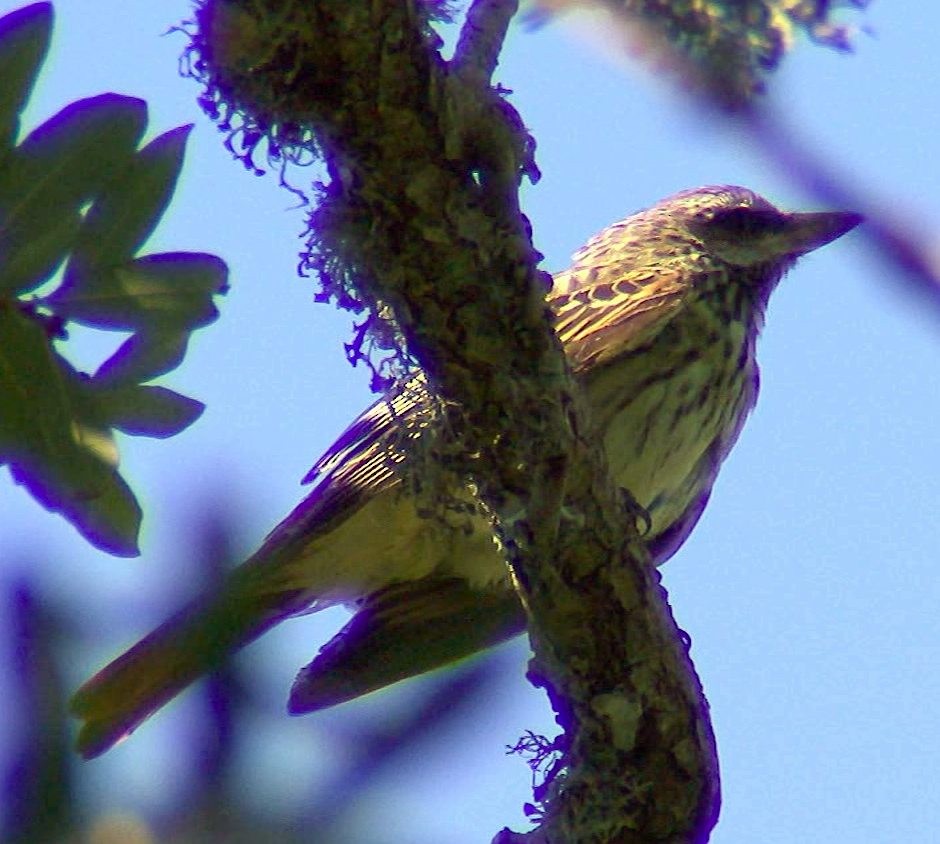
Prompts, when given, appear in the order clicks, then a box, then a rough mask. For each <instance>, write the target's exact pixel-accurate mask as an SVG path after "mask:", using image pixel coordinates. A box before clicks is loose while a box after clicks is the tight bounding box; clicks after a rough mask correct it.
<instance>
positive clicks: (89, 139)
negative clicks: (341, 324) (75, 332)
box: [0, 3, 227, 554]
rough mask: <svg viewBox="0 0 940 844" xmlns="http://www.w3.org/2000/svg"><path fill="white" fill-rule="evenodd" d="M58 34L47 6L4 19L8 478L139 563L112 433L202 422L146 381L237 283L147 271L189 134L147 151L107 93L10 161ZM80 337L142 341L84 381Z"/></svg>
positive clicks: (1, 233)
mask: <svg viewBox="0 0 940 844" xmlns="http://www.w3.org/2000/svg"><path fill="white" fill-rule="evenodd" d="M51 33H52V6H51V5H50V4H49V3H36V4H33V5H31V6H28V7H25V8H23V9H19V10H18V11H15V12H13V13H11V14H9V15H7V16H6V17H4V18H2V19H0V79H2V80H3V85H2V87H0V340H2V342H0V464H2V463H7V464H9V466H10V470H11V472H12V474H13V477H14V479H15V480H16V481H17V482H18V483H21V484H23V485H24V486H26V487H27V488H28V489H29V490H30V492H31V493H32V494H33V495H34V496H35V497H36V498H37V499H38V500H39V501H40V502H41V503H42V504H44V505H45V506H46V507H48V508H49V509H51V510H55V511H59V512H61V513H62V514H63V515H65V516H66V518H68V519H70V520H71V521H72V522H73V524H74V525H75V526H76V527H77V528H78V529H79V530H80V531H81V532H82V534H83V535H84V536H85V537H86V538H87V539H89V540H90V541H91V542H93V543H94V544H95V545H97V546H98V547H99V548H102V549H104V550H106V551H109V552H111V553H115V554H134V553H136V552H137V534H138V530H139V527H140V518H141V513H140V507H139V505H138V503H137V500H136V498H135V497H134V494H133V492H131V490H130V488H129V487H128V485H127V483H126V482H125V481H124V479H123V478H122V477H121V475H120V474H119V473H118V471H117V462H118V461H117V449H116V446H115V443H114V437H113V432H112V429H117V430H120V431H123V432H124V433H127V434H134V435H145V436H151V437H168V436H171V435H173V434H175V433H178V432H179V431H181V430H182V429H184V428H186V427H187V426H188V425H190V424H191V423H192V422H193V421H195V419H196V418H197V417H198V416H199V414H200V413H201V412H202V410H203V406H202V405H201V404H200V403H199V402H197V401H194V400H193V399H190V398H187V397H185V396H182V395H179V394H178V393H175V392H173V391H171V390H168V389H166V388H164V387H159V386H154V385H148V384H147V383H146V382H148V381H151V380H152V379H154V378H156V377H157V376H159V375H162V374H164V373H166V372H168V371H169V370H171V369H173V368H174V367H176V366H177V365H178V364H179V363H180V361H181V360H182V357H183V355H184V353H185V350H186V345H187V343H188V341H189V336H190V334H191V333H192V331H193V330H195V329H196V328H199V327H200V326H203V325H206V324H207V323H209V322H211V321H212V320H214V319H215V318H216V316H217V315H218V314H217V311H216V309H215V307H214V305H213V303H212V297H213V295H214V294H217V293H222V292H224V290H225V285H226V276H227V270H226V267H225V265H224V263H223V262H222V261H221V260H219V259H218V258H216V257H214V256H212V255H206V254H201V253H183V252H179V253H165V254H160V255H148V256H144V257H135V254H136V252H137V251H138V249H139V248H140V247H141V246H142V244H143V243H144V242H145V241H146V240H147V238H148V237H149V236H150V234H151V233H152V232H153V230H154V228H155V227H156V225H157V223H158V222H159V220H160V218H161V216H162V215H163V212H164V210H165V209H166V206H167V204H168V203H169V201H170V198H171V196H172V195H173V190H174V187H175V185H176V180H177V177H178V176H179V172H180V168H181V166H182V161H183V151H184V147H185V143H186V138H187V135H188V134H189V130H190V129H191V127H190V126H182V127H179V128H177V129H173V130H171V131H169V132H167V133H165V134H163V135H161V136H159V137H157V138H155V139H154V140H153V141H151V142H150V143H148V144H147V145H146V146H145V147H143V148H142V149H139V150H138V149H137V145H138V143H139V142H140V139H141V137H142V135H143V133H144V130H145V128H146V122H147V114H146V104H145V103H144V102H143V101H141V100H138V99H135V98H132V97H125V96H119V95H117V94H103V95H101V96H97V97H91V98H88V99H84V100H80V101H78V102H74V103H72V104H70V105H68V106H67V107H65V108H64V109H62V110H61V111H60V112H59V113H58V114H56V115H54V116H53V117H52V118H50V119H49V120H47V121H46V122H45V123H43V124H42V125H41V126H39V127H38V128H36V129H34V130H33V131H32V132H30V133H29V134H28V135H27V136H26V138H25V139H24V140H23V141H22V142H21V143H20V144H19V145H18V146H14V143H15V141H16V138H17V135H18V132H19V116H20V113H21V111H22V110H23V108H24V106H25V104H26V101H27V99H28V97H29V94H30V92H31V90H32V88H33V85H34V84H35V81H36V78H37V76H38V74H39V71H40V68H41V66H42V63H43V59H44V58H45V55H46V53H47V51H48V47H49V41H50V37H51ZM63 267H64V272H63V273H62V275H61V280H60V281H59V283H58V284H57V285H54V283H53V282H54V280H55V279H56V278H59V277H58V276H56V273H57V271H58V270H60V269H62V268H63ZM50 286H52V287H53V289H52V290H51V291H48V290H47V289H46V288H48V287H50ZM70 322H74V323H77V324H80V325H85V326H91V327H94V328H99V329H105V330H120V331H127V332H131V336H130V337H129V338H128V339H127V340H126V341H125V342H124V343H123V344H122V345H121V346H120V348H119V349H118V350H117V351H116V352H115V353H114V354H113V355H112V356H111V357H109V358H108V359H107V360H106V361H105V362H104V363H103V364H102V365H101V366H100V367H99V369H98V370H97V372H95V374H94V375H88V374H86V373H83V372H79V371H77V370H76V369H75V368H74V367H73V366H72V365H71V364H70V363H69V361H68V360H67V359H66V357H65V356H64V355H63V354H62V353H61V352H60V349H61V348H62V343H63V341H64V340H65V339H67V336H68V325H69V323H70Z"/></svg>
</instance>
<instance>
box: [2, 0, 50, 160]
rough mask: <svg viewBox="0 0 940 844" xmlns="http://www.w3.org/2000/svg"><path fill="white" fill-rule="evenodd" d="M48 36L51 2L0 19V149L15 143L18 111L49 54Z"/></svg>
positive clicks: (37, 4)
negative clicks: (1, 81) (0, 82)
mask: <svg viewBox="0 0 940 844" xmlns="http://www.w3.org/2000/svg"><path fill="white" fill-rule="evenodd" d="M51 37H52V4H51V3H33V5H31V6H26V7H24V8H22V9H17V10H16V11H15V12H10V14H8V15H6V16H4V17H3V18H0V79H2V80H3V84H2V85H0V147H6V148H9V147H12V146H13V143H14V141H15V140H16V135H17V132H18V131H19V114H20V111H22V109H23V105H24V104H25V103H26V100H27V98H28V97H29V92H30V91H31V90H32V89H33V85H34V84H35V82H36V77H37V76H38V74H39V68H40V67H41V65H42V62H43V60H44V59H45V57H46V53H47V52H48V51H49V40H50V38H51ZM0 157H2V155H0Z"/></svg>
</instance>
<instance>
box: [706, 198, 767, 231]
mask: <svg viewBox="0 0 940 844" xmlns="http://www.w3.org/2000/svg"><path fill="white" fill-rule="evenodd" d="M784 222H785V217H784V215H783V214H781V213H780V212H779V211H776V210H774V209H772V208H752V207H750V206H746V205H745V206H739V207H738V208H728V209H725V210H722V211H718V212H716V214H715V216H714V217H712V219H711V222H710V223H709V227H710V228H718V229H720V230H722V231H723V232H727V233H728V234H755V233H757V232H762V231H772V230H773V229H778V228H781V227H782V226H783V224H784Z"/></svg>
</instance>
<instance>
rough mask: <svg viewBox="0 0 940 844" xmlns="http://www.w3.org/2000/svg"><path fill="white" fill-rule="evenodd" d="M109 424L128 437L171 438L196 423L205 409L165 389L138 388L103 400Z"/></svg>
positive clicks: (107, 394)
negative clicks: (130, 435)
mask: <svg viewBox="0 0 940 844" xmlns="http://www.w3.org/2000/svg"><path fill="white" fill-rule="evenodd" d="M100 399H101V402H102V406H103V407H104V410H105V412H106V413H107V418H108V424H110V425H111V426H113V427H115V428H117V429H118V430H120V431H124V433H126V434H132V435H134V436H144V437H161V438H162V437H172V436H173V435H174V434H178V433H179V432H180V431H182V430H183V429H184V428H188V427H189V426H190V425H192V424H193V422H195V421H196V420H197V419H198V418H199V416H200V415H201V414H202V412H203V410H205V405H204V404H203V403H202V402H198V401H196V400H195V399H190V398H187V397H186V396H181V395H180V394H179V393H174V392H173V391H172V390H168V389H166V387H156V386H136V387H127V388H125V389H123V390H109V391H107V392H104V393H102V394H101V396H100Z"/></svg>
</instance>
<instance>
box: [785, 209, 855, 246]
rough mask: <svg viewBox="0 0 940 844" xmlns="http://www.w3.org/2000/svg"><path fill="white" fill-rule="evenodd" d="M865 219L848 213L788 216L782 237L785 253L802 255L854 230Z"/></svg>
mask: <svg viewBox="0 0 940 844" xmlns="http://www.w3.org/2000/svg"><path fill="white" fill-rule="evenodd" d="M864 219H865V218H864V217H862V215H861V214H853V213H852V212H850V211H816V212H810V213H807V214H790V215H789V218H788V221H787V226H786V228H785V229H784V233H783V235H782V237H783V239H784V240H785V241H786V243H785V247H786V248H785V251H786V252H788V253H790V254H791V255H803V254H805V253H807V252H812V251H813V250H814V249H819V247H820V246H825V245H826V244H827V243H831V242H832V241H833V240H835V239H836V238H838V237H842V235H844V234H845V233H846V232H849V231H851V230H852V229H854V228H855V227H856V226H857V225H858V224H859V223H861V222H862V220H864Z"/></svg>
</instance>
